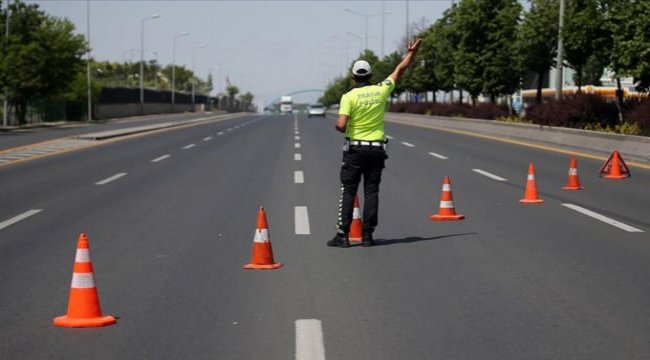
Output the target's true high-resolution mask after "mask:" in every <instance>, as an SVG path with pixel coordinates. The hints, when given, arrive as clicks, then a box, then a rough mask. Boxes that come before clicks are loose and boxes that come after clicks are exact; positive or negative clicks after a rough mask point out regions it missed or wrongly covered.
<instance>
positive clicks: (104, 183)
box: [95, 173, 126, 185]
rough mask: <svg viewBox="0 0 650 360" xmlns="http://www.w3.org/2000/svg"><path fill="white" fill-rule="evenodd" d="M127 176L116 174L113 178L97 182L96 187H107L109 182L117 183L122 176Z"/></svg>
mask: <svg viewBox="0 0 650 360" xmlns="http://www.w3.org/2000/svg"><path fill="white" fill-rule="evenodd" d="M125 175H126V173H119V174H115V175H113V176H111V177H109V178H106V179H104V180H101V181H98V182H96V183H95V185H106V184H108V183H109V182H111V181H115V180H117V179H119V178H121V177H122V176H125Z"/></svg>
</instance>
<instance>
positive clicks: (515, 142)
mask: <svg viewBox="0 0 650 360" xmlns="http://www.w3.org/2000/svg"><path fill="white" fill-rule="evenodd" d="M386 121H388V122H393V123H397V124H401V125H407V126H413V127H419V128H424V129H432V130H439V131H445V132H449V133H454V134H460V135H466V136H472V137H477V138H481V139H488V140H494V141H499V142H504V143H508V144H513V145H519V146H525V147H530V148H534V149H539V150H545V151H550V152H556V153H561V154H567V155H575V156H578V157H582V158H587V159H592V160H602V161H607V159H608V158H609V157H607V156H598V155H592V154H587V153H583V152H580V151H572V150H566V149H561V148H557V147H553V146H548V145H539V144H533V143H529V142H526V141H521V140H512V139H507V138H503V137H499V136H494V135H486V134H480V133H475V132H471V131H468V130H458V129H449V128H444V127H440V126H436V125H425V124H417V123H411V122H407V121H404V120H386ZM625 164H627V165H628V166H632V167H637V168H641V169H646V170H650V165H647V164H642V163H640V162H636V161H625Z"/></svg>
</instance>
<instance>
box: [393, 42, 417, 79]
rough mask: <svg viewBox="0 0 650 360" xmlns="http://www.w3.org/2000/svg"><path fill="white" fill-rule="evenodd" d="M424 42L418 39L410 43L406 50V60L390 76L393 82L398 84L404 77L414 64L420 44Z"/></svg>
mask: <svg viewBox="0 0 650 360" xmlns="http://www.w3.org/2000/svg"><path fill="white" fill-rule="evenodd" d="M421 42H422V39H416V40H415V41H409V44H408V48H407V50H406V55H404V58H403V59H402V61H400V63H399V64H397V66H396V67H395V70H393V73H392V74H390V75H389V77H390V78H391V79H393V81H395V82H397V80H398V79H399V78H400V77H401V76H402V75H404V72H405V71H406V69H407V68H408V67H409V65H411V63H412V62H413V58H415V54H416V53H417V52H418V49H419V48H420V43H421Z"/></svg>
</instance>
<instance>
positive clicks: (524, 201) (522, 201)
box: [519, 199, 544, 204]
mask: <svg viewBox="0 0 650 360" xmlns="http://www.w3.org/2000/svg"><path fill="white" fill-rule="evenodd" d="M519 202H520V203H522V204H541V203H543V202H544V200H542V199H521V200H519Z"/></svg>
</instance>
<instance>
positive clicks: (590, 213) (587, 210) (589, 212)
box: [562, 204, 644, 232]
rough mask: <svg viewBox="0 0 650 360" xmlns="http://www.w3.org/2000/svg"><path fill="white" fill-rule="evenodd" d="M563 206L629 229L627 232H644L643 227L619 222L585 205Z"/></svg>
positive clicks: (622, 228)
mask: <svg viewBox="0 0 650 360" xmlns="http://www.w3.org/2000/svg"><path fill="white" fill-rule="evenodd" d="M562 206H564V207H566V208H569V209H571V210H574V211H577V212H579V213H581V214H584V215H587V216H589V217H592V218H594V219H596V220H599V221H602V222H604V223H605V224H609V225H612V226H615V227H617V228H619V229H621V230H624V231H627V232H644V231H643V230H641V229H637V228H635V227H633V226H630V225H627V224H623V223H622V222H619V221H616V220H614V219H611V218H608V217H607V216H605V215H601V214H599V213H596V212H593V211H591V210H589V209H585V208H583V207H581V206H578V205H574V204H562Z"/></svg>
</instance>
